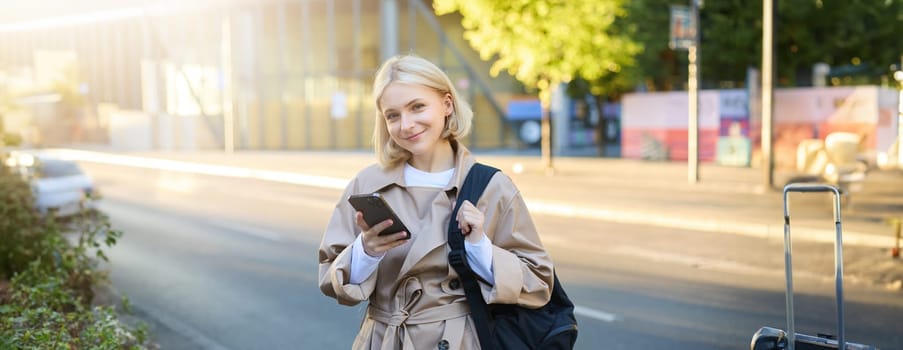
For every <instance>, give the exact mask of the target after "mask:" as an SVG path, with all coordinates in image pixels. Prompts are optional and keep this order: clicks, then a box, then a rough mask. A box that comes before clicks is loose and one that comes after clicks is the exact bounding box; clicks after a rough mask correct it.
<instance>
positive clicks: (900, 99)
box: [894, 55, 903, 169]
mask: <svg viewBox="0 0 903 350" xmlns="http://www.w3.org/2000/svg"><path fill="white" fill-rule="evenodd" d="M894 79H895V80H896V81H897V91H898V93H897V168H898V169H903V55H901V56H900V69H898V70H897V71H896V72H894Z"/></svg>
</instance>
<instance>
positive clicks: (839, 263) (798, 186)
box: [784, 183, 846, 350]
mask: <svg viewBox="0 0 903 350" xmlns="http://www.w3.org/2000/svg"><path fill="white" fill-rule="evenodd" d="M790 192H832V193H834V225H835V230H836V232H837V237H836V238H835V239H834V281H835V284H836V285H835V295H836V297H837V345H838V349H846V341H845V338H844V334H843V329H844V327H843V239H842V237H841V235H842V233H841V231H842V229H841V224H840V191H838V190H837V188H836V187H834V186H831V185H824V184H802V183H794V184H789V185H787V186H785V187H784V269H785V270H786V275H787V337H788V342H787V345H788V349H789V350H793V348H794V346H795V345H796V330H795V329H794V325H793V262H792V261H791V260H792V259H791V251H792V249H791V244H790V208H789V206H790V203H789V199H790V198H789V196H788V195H789V194H790Z"/></svg>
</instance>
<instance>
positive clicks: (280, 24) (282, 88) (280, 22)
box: [276, 0, 289, 149]
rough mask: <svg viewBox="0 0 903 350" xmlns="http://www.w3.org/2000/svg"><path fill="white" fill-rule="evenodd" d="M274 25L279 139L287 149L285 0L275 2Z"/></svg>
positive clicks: (283, 147)
mask: <svg viewBox="0 0 903 350" xmlns="http://www.w3.org/2000/svg"><path fill="white" fill-rule="evenodd" d="M276 6H277V10H276V26H277V30H278V32H279V34H278V36H277V37H278V39H279V77H278V78H276V79H277V84H279V122H280V123H279V124H280V125H281V126H282V128H281V129H282V130H280V135H279V136H280V139H281V141H282V142H281V146H282V149H288V148H289V146H288V130H289V125H288V111H286V106H285V97H286V95H287V93H286V90H287V89H286V85H287V84H286V83H285V80H286V77H287V76H288V57H287V56H288V48H287V47H288V39H287V35H286V32H285V30H286V29H285V27H286V24H285V22H286V19H285V10H286V9H285V7H286V4H285V0H280V1H279V3H277V4H276Z"/></svg>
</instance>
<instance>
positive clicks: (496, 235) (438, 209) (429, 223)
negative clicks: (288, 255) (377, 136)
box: [319, 145, 553, 350]
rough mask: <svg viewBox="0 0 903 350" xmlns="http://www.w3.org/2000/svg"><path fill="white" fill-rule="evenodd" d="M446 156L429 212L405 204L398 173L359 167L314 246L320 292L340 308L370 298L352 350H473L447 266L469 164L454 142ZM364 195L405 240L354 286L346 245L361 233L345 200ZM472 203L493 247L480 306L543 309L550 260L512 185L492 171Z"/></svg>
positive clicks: (408, 192) (460, 294) (459, 293)
mask: <svg viewBox="0 0 903 350" xmlns="http://www.w3.org/2000/svg"><path fill="white" fill-rule="evenodd" d="M455 153H456V159H455V175H454V176H453V177H452V181H451V182H450V184H449V185H448V186H447V187H446V188H445V189H444V191H443V193H438V195H436V196H434V198H435V199H434V200H432V202H431V204H430V205H429V207H428V208H424V207H422V206H421V207H420V208H416V207H417V206H416V205H414V201H413V199H412V198H413V197H412V193H413V192H414V191H417V190H418V189H417V188H408V187H406V186H405V183H404V176H403V169H402V168H403V167H401V166H399V167H396V168H393V169H382V168H381V167H380V166H379V165H372V166H370V167H368V168H366V169H364V170H362V171H361V172H360V173H359V174H358V175H357V176H356V177H355V178H354V179H353V180H352V181H351V182H350V183H349V184H348V187H347V188H346V189H345V193H343V194H342V197H341V198H340V200H339V201H338V203H337V204H336V207H335V211H334V212H333V215H332V218H331V219H330V221H329V226H328V227H327V228H326V233H325V234H324V236H323V241H322V242H321V243H320V249H319V262H320V266H319V275H320V290H322V291H323V293H324V294H326V295H327V296H330V297H333V298H335V299H336V300H337V301H338V302H339V303H340V304H343V305H356V304H358V303H360V302H362V301H365V300H368V301H369V305H368V307H367V314H366V315H365V318H364V321H363V323H362V324H361V329H360V331H359V333H358V335H357V338H356V339H355V340H354V344H353V348H354V349H384V350H394V349H406V350H407V349H418V350H421V349H443V348H444V349H464V350H468V349H479V348H480V345H479V341H478V339H477V336H476V333H475V331H474V328H473V327H474V326H473V324H472V322H473V321H472V320H471V319H470V317H469V316H468V315H469V313H470V311H469V308H468V306H467V302H466V299H465V296H464V289H463V287H460V282H459V281H458V280H457V273H456V272H455V271H454V269H453V268H451V266H450V265H449V264H448V245H447V244H446V240H447V239H446V229H447V227H448V220H449V218H450V216H451V209H452V206H453V205H454V203H455V195H456V191H457V189H458V188H460V186H461V185H462V184H463V182H464V177H465V176H466V175H467V171H468V170H469V169H470V167H471V166H472V165H473V164H474V162H475V160H474V158H473V157H472V156H471V154H470V152H469V151H468V150H467V149H466V148H465V147H463V146H461V145H456V152H455ZM419 190H423V189H422V188H420V189H419ZM370 192H380V193H381V194H382V195H383V196H384V198H385V199H386V201H387V202H388V203H389V205H391V206H392V208H393V209H394V210H395V212H396V213H397V214H398V216H399V218H400V219H401V220H402V221H403V222H404V223H405V225H406V226H407V227H408V229H409V230H410V231H412V232H411V233H412V236H413V237H412V238H411V241H410V242H407V243H406V244H404V245H402V246H400V247H397V248H394V249H392V250H391V251H389V252H388V253H387V254H386V256H385V257H384V258H383V259H382V261H381V262H380V264H379V267H378V269H377V271H376V272H375V273H374V274H373V275H372V276H370V277H369V278H368V279H367V280H365V281H364V282H362V283H361V284H359V285H354V284H349V283H348V279H349V276H350V271H351V249H345V248H346V247H349V246H350V245H351V244H352V243H353V242H354V240H355V239H356V238H357V235H358V234H360V228H358V227H357V225H356V224H355V220H354V213H355V211H354V209H353V208H352V207H351V206H350V205H349V204H348V202H347V198H348V196H350V195H352V194H358V193H370ZM476 206H477V208H479V209H480V210H481V211H482V212H483V213H484V215H485V220H484V229H485V232H486V235H487V236H488V237H489V239H490V240H491V241H492V244H493V250H492V271H493V274H494V277H495V283H494V285H489V284H486V283H482V282H481V283H480V284H481V287H482V294H483V298H484V299H485V300H486V302H488V303H502V304H515V303H516V304H519V305H522V306H525V307H531V308H536V307H540V306H542V305H544V304H545V303H547V302H548V300H549V296H550V294H551V290H552V283H553V279H552V261H551V259H550V258H549V255H548V253H547V252H546V250H545V249H544V248H543V246H542V242H541V241H540V239H539V235H538V234H537V232H536V228H535V227H534V225H533V222H532V220H531V218H530V215H529V213H528V212H527V207H526V205H525V203H524V200H523V198H522V197H521V195H520V192H519V191H518V190H517V188H516V187H515V185H514V183H513V182H512V181H511V179H510V178H508V177H507V176H506V175H504V174H502V173H497V174H496V175H495V176H494V177H493V178H492V180H491V181H490V183H489V185H488V186H487V188H486V191H485V192H484V194H483V196H482V197H481V198H480V200H479V202H478V203H477V204H476Z"/></svg>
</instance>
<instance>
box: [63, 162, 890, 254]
mask: <svg viewBox="0 0 903 350" xmlns="http://www.w3.org/2000/svg"><path fill="white" fill-rule="evenodd" d="M91 155H93V156H95V157H97V156H111V155H116V156H126V157H129V158H122V159H126V161H127V162H128V163H129V164H128V165H130V166H146V167H157V166H158V165H153V164H150V165H149V163H148V162H142V160H141V159H143V158H151V159H159V160H170V161H176V162H184V163H187V164H183V165H185V166H181V167H180V168H179V169H184V171H191V172H196V171H201V172H204V173H208V174H209V173H222V174H225V175H226V176H240V177H255V176H256V177H257V178H262V179H267V180H270V181H291V180H289V178H296V179H297V178H299V177H300V176H305V175H306V176H308V177H305V178H301V180H299V181H300V183H302V184H308V185H313V186H323V187H333V188H335V187H342V186H343V184H344V183H345V182H346V181H347V180H348V179H350V178H351V177H353V176H354V175H355V174H356V173H357V171H359V170H360V169H361V168H363V167H364V166H366V165H367V164H371V163H373V162H374V161H375V160H374V156H373V155H372V153H371V152H332V151H330V152H281V151H273V152H260V151H254V152H236V153H233V154H231V155H230V154H225V153H222V152H214V151H198V152H187V153H186V152H132V153H93V152H69V153H68V154H67V155H66V156H67V157H70V158H79V159H81V160H88V159H89V158H91ZM476 156H477V158H478V160H479V161H481V162H484V163H486V164H489V165H493V166H495V167H498V168H499V169H501V170H502V171H503V172H504V173H505V174H507V175H508V176H510V177H511V178H512V179H513V180H514V181H515V183H516V184H517V185H518V187H519V188H520V190H521V191H522V192H523V193H524V197H525V198H526V200H527V201H528V204H529V205H530V207H531V209H533V210H537V211H541V212H548V213H552V214H556V215H564V216H574V217H582V218H589V219H601V220H607V221H615V222H623V223H640V224H650V225H658V226H664V227H672V228H680V229H692V230H703V231H712V232H723V233H734V234H743V235H750V236H759V237H769V238H773V237H783V203H782V193H781V190H780V188H781V187H782V186H783V182H784V181H786V179H788V178H789V176H790V175H789V174H782V173H777V174H775V177H774V178H775V181H774V182H775V186H776V188H772V189H766V188H765V186H764V185H763V183H764V176H765V175H764V171H763V170H762V169H757V168H737V167H726V166H719V165H714V164H702V165H700V169H699V178H700V180H699V182H698V183H696V184H690V183H689V181H688V179H687V177H688V176H687V165H686V163H682V162H648V161H638V160H627V159H610V158H556V159H555V170H556V173H555V175H553V176H548V175H546V174H545V171H544V169H542V166H541V163H540V159H539V158H538V157H532V156H512V155H497V154H486V153H477V154H476ZM131 157H137V158H131ZM101 158H102V157H101ZM122 159H120V160H119V162H123V160H122ZM128 159H131V160H128ZM94 161H98V159H94ZM175 164H182V163H175ZM188 164H204V165H211V166H225V167H227V168H211V169H198V168H195V167H191V166H188ZM236 170H255V171H257V172H256V173H250V174H243V175H236V174H237V173H238V172H237V171H236ZM261 171H263V172H265V173H263V174H262V173H260V172H261ZM310 176H313V177H310ZM305 181H306V182H305ZM790 198H791V201H790V203H791V223H792V224H793V226H792V229H793V230H792V233H793V235H794V236H793V237H794V239H802V240H812V241H820V242H832V241H833V239H834V235H833V229H834V226H833V221H832V212H833V203H832V201H831V196H830V195H828V194H792V195H791V197H790ZM841 213H842V221H843V229H844V245H845V246H846V245H861V246H868V247H877V248H890V247H891V246H892V245H893V244H894V234H895V232H894V231H893V227H892V226H891V225H889V224H888V223H887V222H886V220H887V219H889V218H895V217H896V218H903V173H901V172H888V171H884V172H877V171H876V172H872V173H870V174H869V176H868V178H867V180H866V181H865V182H864V183H863V186H862V189H861V190H860V191H858V192H856V193H854V194H853V195H852V201H851V204H850V205H848V206H845V207H844V208H842V210H841Z"/></svg>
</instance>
